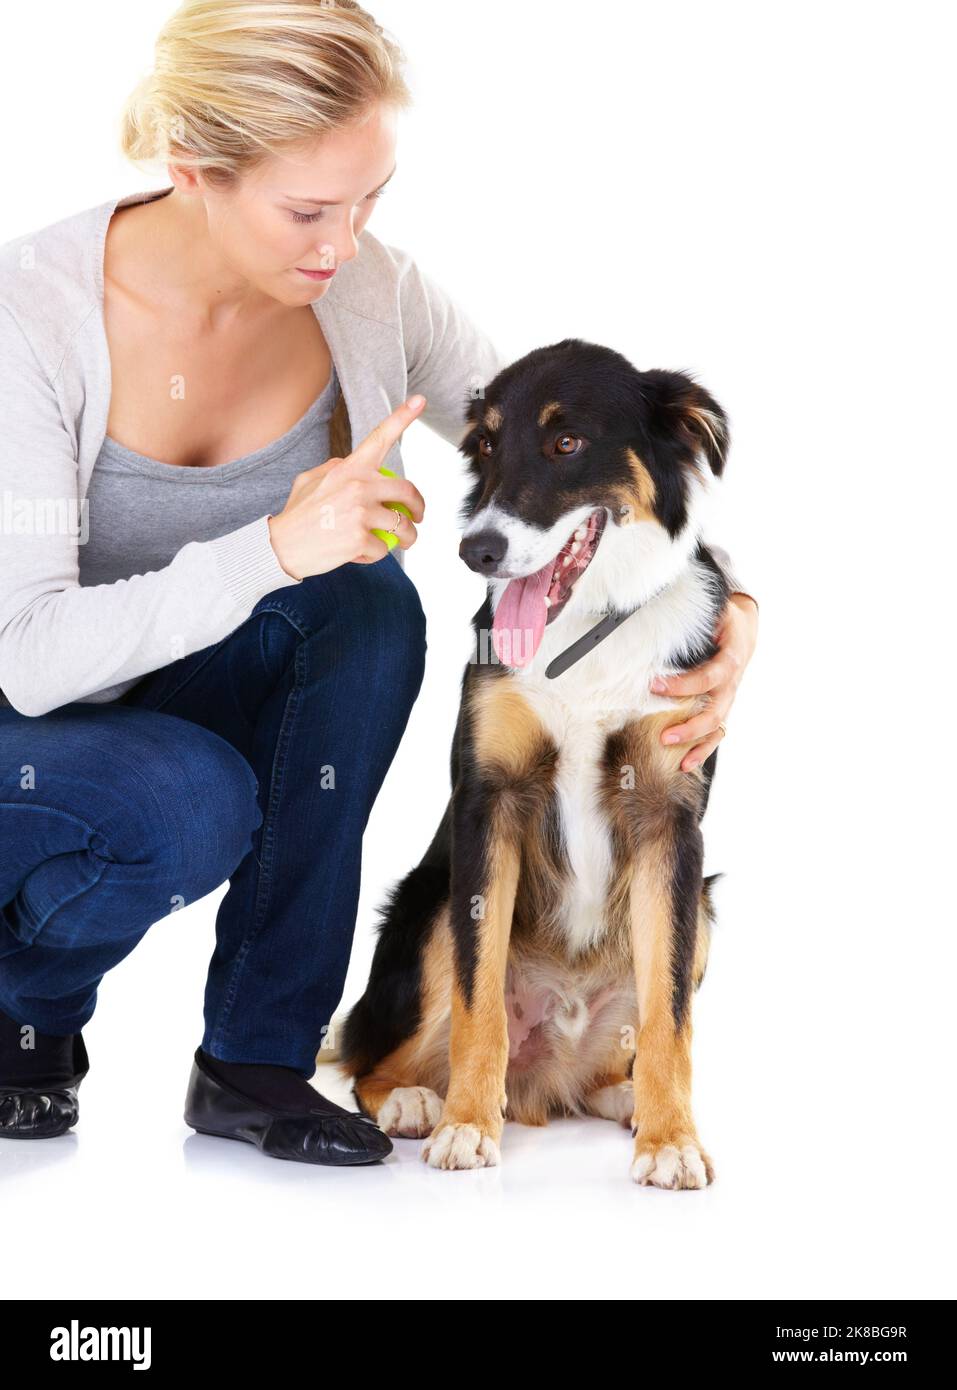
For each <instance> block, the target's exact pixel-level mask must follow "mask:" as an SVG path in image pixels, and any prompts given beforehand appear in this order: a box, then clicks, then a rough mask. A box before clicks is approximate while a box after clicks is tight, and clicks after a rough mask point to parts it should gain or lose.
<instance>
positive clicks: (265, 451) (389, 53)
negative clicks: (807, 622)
mask: <svg viewBox="0 0 957 1390" xmlns="http://www.w3.org/2000/svg"><path fill="white" fill-rule="evenodd" d="M400 62H401V54H400V52H399V50H398V49H397V47H396V46H395V44H394V42H393V41H392V40H391V39H390V38H389V36H388V35H387V34H386V33H385V32H384V31H383V30H382V29H381V28H380V27H379V26H378V25H377V24H376V23H375V21H374V19H373V18H372V17H371V16H370V15H369V14H368V13H367V12H366V11H365V10H363V9H361V8H360V7H359V6H358V5H356V4H353V3H349V0H342V3H337V4H328V3H321V2H320V0H293V2H292V3H262V2H260V3H244V0H187V3H185V4H183V5H182V6H181V8H180V9H179V10H178V11H177V12H176V13H175V14H174V15H173V17H172V18H171V19H170V20H169V22H168V23H167V24H166V26H165V27H164V29H163V30H162V32H161V34H160V36H159V39H158V42H157V49H156V67H155V71H154V73H153V74H152V75H151V76H150V77H149V78H148V79H146V80H145V81H144V82H143V83H141V84H140V86H139V87H138V88H137V90H136V91H135V93H134V94H133V96H132V98H131V100H130V102H129V105H128V108H127V110H126V112H125V116H124V122H123V137H122V138H123V148H124V150H125V152H126V153H127V155H128V156H129V157H130V158H131V159H132V160H134V161H136V162H138V163H139V162H144V161H155V160H159V161H161V162H162V163H163V165H164V166H165V168H166V170H167V172H168V177H169V179H170V181H171V182H170V184H169V186H168V187H165V188H163V189H160V190H157V191H153V192H149V193H145V192H144V193H137V194H132V195H129V196H127V197H123V198H119V199H115V200H111V201H110V202H108V203H106V204H103V205H100V206H97V207H93V208H90V209H87V210H85V211H82V212H80V213H77V214H75V215H73V216H71V217H67V218H65V219H64V220H63V221H60V222H58V223H56V224H54V225H52V226H49V227H46V228H44V229H42V230H41V231H39V232H36V233H34V234H32V235H27V236H23V237H20V238H18V239H17V240H15V241H13V242H10V243H8V244H7V245H6V246H5V247H3V248H2V258H0V410H2V418H3V421H4V427H3V431H2V435H0V490H2V491H3V494H4V495H5V496H8V497H9V498H11V499H12V502H11V509H10V515H15V518H16V520H15V522H14V523H12V524H9V525H7V526H5V527H4V535H3V552H4V560H3V569H2V580H0V688H2V691H3V699H2V703H0V838H2V844H3V853H2V856H0V1135H2V1136H5V1137H9V1138H21V1139H28V1138H43V1137H49V1136H52V1135H56V1134H60V1133H63V1132H64V1131H65V1130H67V1129H69V1128H70V1127H71V1126H72V1125H73V1124H75V1123H76V1120H77V1117H78V1101H77V1088H78V1087H79V1084H80V1082H81V1081H82V1079H83V1077H84V1076H85V1075H86V1072H87V1069H88V1066H89V1058H88V1056H87V1053H86V1048H85V1045H84V1041H83V1037H82V1032H81V1030H82V1028H83V1027H84V1025H85V1024H86V1023H87V1022H88V1020H89V1019H90V1017H91V1015H92V1013H93V1010H94V1006H95V1002H96V996H97V988H98V985H99V982H100V980H101V979H102V977H103V975H104V974H105V972H106V971H108V970H110V969H111V968H112V967H113V966H115V965H116V964H117V962H118V961H120V960H122V959H123V957H124V956H126V955H127V954H128V953H129V952H130V951H131V950H132V949H133V947H134V946H135V945H136V943H137V942H138V941H139V940H140V938H141V937H142V936H143V935H144V933H145V932H146V931H147V929H148V928H149V926H150V924H151V923H153V922H157V921H159V920H161V919H162V918H164V917H166V916H167V915H168V914H169V912H170V911H171V910H174V909H175V908H176V907H178V906H182V905H184V904H186V903H189V902H192V901H194V900H195V899H197V898H199V897H201V896H203V895H204V894H206V893H209V892H211V891H212V890H213V889H215V888H216V887H217V886H219V885H220V884H222V883H223V882H224V880H225V879H227V878H228V879H229V889H228V892H227V893H226V895H225V897H224V898H223V900H222V903H221V905H220V908H219V913H218V916H217V920H216V946H215V950H214V953H213V956H212V959H211V961H210V965H209V974H208V979H207V984H206V994H205V1005H204V1014H205V1031H204V1034H203V1037H202V1041H201V1043H200V1045H199V1046H198V1047H197V1049H196V1052H195V1055H194V1058H193V1066H192V1073H191V1077H190V1081H189V1088H188V1095H187V1103H186V1115H185V1117H186V1120H187V1122H188V1123H189V1124H190V1125H191V1126H192V1127H193V1128H194V1129H197V1130H200V1131H202V1132H205V1133H210V1134H215V1135H221V1136H223V1137H228V1138H239V1139H243V1140H245V1141H247V1142H251V1143H254V1144H256V1145H257V1146H258V1148H259V1149H260V1150H261V1152H263V1153H264V1154H267V1155H269V1156H271V1157H276V1158H287V1159H294V1160H297V1161H300V1162H307V1163H322V1164H360V1163H370V1162H375V1161H378V1160H380V1159H381V1158H383V1157H384V1156H385V1155H386V1154H387V1153H389V1152H390V1150H391V1143H390V1141H389V1139H388V1138H387V1136H386V1135H385V1134H383V1133H382V1131H381V1130H379V1129H378V1128H377V1127H376V1126H375V1125H374V1124H373V1123H372V1122H371V1120H369V1119H368V1118H366V1117H364V1116H361V1115H357V1114H354V1113H352V1112H350V1111H347V1110H345V1109H343V1108H341V1107H339V1106H337V1105H335V1104H333V1103H332V1102H330V1101H328V1100H326V1099H325V1098H324V1097H323V1096H321V1095H320V1094H319V1093H318V1092H317V1091H316V1090H315V1089H314V1087H313V1086H312V1085H311V1084H310V1078H311V1077H312V1076H313V1074H314V1071H315V1058H316V1054H317V1051H318V1050H319V1048H320V1046H321V1043H322V1040H323V1034H324V1031H325V1028H326V1026H327V1024H328V1021H329V1019H330V1018H331V1016H332V1013H333V1009H334V1008H335V1006H336V1004H337V1002H338V1000H339V996H340V993H341V989H342V984H343V980H344V978H345V973H346V968H347V965H348V960H349V952H350V946H351V942H352V935H353V929H354V925H355V917H356V905H357V898H358V891H359V877H360V852H361V843H362V835H363V831H364V828H365V825H366V822H367V820H368V816H369V812H370V810H371V807H372V805H373V802H374V800H375V798H376V795H377V793H378V791H379V788H380V786H381V784H382V781H383V779H384V777H385V774H386V772H387V770H388V768H389V765H390V763H391V760H392V757H393V754H394V751H395V748H396V745H397V744H398V742H399V739H400V738H401V736H402V733H403V731H404V729H405V726H406V723H407V720H408V716H409V712H410V710H411V708H412V705H413V703H414V701H415V698H416V695H417V693H418V690H419V686H420V682H421V679H422V674H423V664H424V655H425V646H426V641H425V620H424V616H423V610H422V605H421V603H420V600H419V596H418V594H417V592H416V590H415V588H414V586H413V584H412V583H411V581H410V580H409V579H408V577H407V575H406V573H405V571H404V568H403V564H402V563H401V556H402V552H403V551H404V550H407V549H408V548H409V547H410V546H411V545H413V544H414V542H415V539H416V523H417V522H421V520H422V517H423V512H424V503H423V499H422V496H421V495H420V493H419V491H418V489H417V488H416V487H415V486H413V484H412V483H411V482H410V481H408V480H407V479H405V478H404V476H402V461H401V454H400V451H399V441H400V438H401V435H402V433H403V431H404V430H405V428H406V427H407V426H408V424H409V423H410V422H411V421H412V420H413V419H416V418H422V419H424V420H425V421H426V423H427V424H429V425H430V426H431V427H432V428H433V429H435V430H436V431H437V432H438V433H439V434H440V435H442V436H443V437H444V438H445V439H447V440H448V441H449V442H450V443H452V444H456V443H457V442H458V439H459V437H460V435H461V422H462V413H463V401H464V399H465V397H466V393H467V392H469V391H470V390H476V389H481V386H482V384H483V383H484V382H485V381H487V380H489V379H490V378H491V377H492V376H493V375H494V374H495V373H496V372H497V371H498V370H499V368H500V367H501V366H503V365H504V362H503V361H502V360H501V359H500V358H499V356H498V354H497V352H496V350H495V348H494V346H493V344H492V343H491V341H490V340H489V339H488V338H487V337H485V336H484V335H483V333H481V332H480V330H479V329H478V328H477V327H476V326H475V325H474V324H472V323H471V322H469V320H468V319H467V318H466V317H465V316H464V314H463V313H462V312H461V311H460V309H459V307H458V306H457V304H456V303H455V301H454V300H453V299H452V298H451V297H449V296H448V295H447V294H446V293H444V292H443V290H442V289H441V288H440V287H439V286H438V285H437V284H436V283H435V282H434V281H433V280H431V279H430V278H429V277H428V276H427V275H426V274H424V273H423V272H422V271H420V270H419V268H418V266H417V265H416V263H415V261H414V260H413V259H412V258H411V257H410V256H409V255H408V254H407V253H406V252H405V251H403V250H400V249H399V248H397V247H394V246H390V245H386V244H385V243H383V242H381V241H379V240H378V239H377V238H375V237H374V236H373V235H372V234H371V233H370V232H369V231H368V229H367V227H366V224H367V222H368V220H369V217H370V216H371V213H372V210H373V208H374V206H375V202H376V199H377V198H378V197H380V196H381V195H382V193H383V192H384V190H385V188H386V186H387V185H388V183H389V180H390V179H391V178H392V177H393V174H394V171H395V165H396V159H395V150H396V122H397V117H398V114H399V112H400V110H401V109H402V108H403V107H404V106H406V105H407V104H408V102H409V99H410V98H409V92H408V89H407V88H406V86H405V83H404V81H403V78H402V76H401V72H400ZM410 393H411V394H410ZM393 403H395V408H394V409H392V410H391V413H387V412H388V410H389V407H390V406H391V405H392V404H393ZM382 464H387V465H388V466H390V467H391V468H392V469H393V470H394V471H395V472H396V473H397V474H399V475H400V476H399V477H397V478H393V479H389V478H385V477H383V476H382V475H381V474H380V472H379V468H380V465H382ZM393 502H401V503H402V504H404V505H405V506H406V507H407V509H408V511H409V513H410V514H411V516H409V517H407V516H405V515H404V514H403V513H402V512H401V511H399V510H397V509H394V508H392V507H391V506H390V505H387V504H391V503H393ZM76 503H79V504H80V505H79V506H76V505H75V504H76ZM373 528H377V529H379V530H382V531H384V532H392V533H393V534H394V535H395V537H396V538H397V549H396V550H394V551H393V550H390V549H389V548H388V545H387V543H385V542H383V541H382V540H381V539H378V538H377V537H376V536H375V535H373V534H372V532H373ZM449 540H450V546H451V545H453V544H454V541H453V537H452V533H451V527H450V537H449ZM755 609H756V605H755V604H754V601H753V600H752V599H750V598H749V597H747V596H746V595H744V594H741V593H737V594H735V595H734V596H733V597H732V599H731V601H730V603H729V605H728V609H727V613H726V618H725V623H724V627H723V631H722V637H721V654H720V656H719V657H718V658H717V659H716V660H715V661H714V662H713V663H709V665H708V666H707V667H701V668H698V669H696V670H694V671H692V672H689V673H688V675H687V676H685V677H682V678H680V681H673V682H671V684H670V687H669V688H672V689H674V690H675V692H676V693H677V692H678V691H679V690H681V689H685V690H690V689H700V690H710V691H711V694H712V709H711V711H709V714H708V715H707V716H699V719H698V720H697V721H692V722H691V724H690V725H684V726H679V728H678V729H677V730H676V731H675V730H672V732H678V733H679V734H680V736H681V738H682V739H683V741H686V742H688V743H689V744H690V745H691V747H690V748H689V753H688V755H687V759H686V764H687V765H689V766H690V765H691V762H692V761H694V760H697V761H700V760H702V759H703V758H704V757H706V756H708V754H709V753H710V752H711V751H712V749H713V748H714V747H715V746H716V743H717V741H718V739H719V738H720V736H721V730H720V728H719V722H720V721H721V720H723V719H724V717H725V715H726V713H727V710H728V708H729V707H730V704H731V701H732V700H733V698H734V692H735V689H736V686H737V683H738V680H739V678H740V674H741V672H742V671H743V669H744V667H745V665H746V664H747V661H748V660H749V658H750V655H751V652H752V649H753V646H754V640H755V627H756V618H755ZM386 685H387V686H388V689H389V699H388V700H387V701H382V700H380V699H379V698H378V697H379V694H380V692H381V689H382V687H383V686H386ZM146 1094H148V1093H147V1092H145V1088H144V1095H146ZM147 1104H148V1101H147Z"/></svg>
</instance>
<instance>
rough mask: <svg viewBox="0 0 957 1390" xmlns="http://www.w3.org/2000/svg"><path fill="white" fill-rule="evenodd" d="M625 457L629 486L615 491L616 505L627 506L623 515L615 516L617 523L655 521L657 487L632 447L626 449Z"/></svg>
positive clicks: (627, 523) (628, 523)
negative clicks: (629, 472)
mask: <svg viewBox="0 0 957 1390" xmlns="http://www.w3.org/2000/svg"><path fill="white" fill-rule="evenodd" d="M625 458H626V459H627V460H628V467H629V469H630V471H631V479H632V480H631V484H630V485H629V486H627V487H624V488H619V489H618V490H617V493H616V496H617V499H618V506H619V507H627V508H628V511H627V513H626V514H625V515H624V516H619V517H618V518H617V519H618V522H619V525H625V526H627V525H630V524H631V523H632V522H635V521H657V517H656V516H655V498H656V496H657V489H656V488H655V480H654V478H652V476H651V474H650V473H649V472H648V469H647V468H646V467H645V465H644V464H643V463H642V461H641V459H640V458H639V457H638V455H637V454H636V453H635V451H634V449H626V450H625Z"/></svg>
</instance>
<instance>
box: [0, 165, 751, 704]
mask: <svg viewBox="0 0 957 1390" xmlns="http://www.w3.org/2000/svg"><path fill="white" fill-rule="evenodd" d="M170 191H171V189H170V188H164V189H153V190H148V191H145V192H140V193H132V194H129V195H127V196H126V197H122V198H118V199H112V200H111V201H110V202H107V203H101V204H99V205H98V206H96V207H93V208H88V209H86V210H84V211H82V212H79V213H75V214H73V215H72V216H69V217H66V218H64V219H62V220H61V221H59V222H55V223H52V224H51V225H49V226H47V227H44V228H42V229H40V230H39V231H36V232H33V233H30V234H26V235H24V236H20V237H17V238H15V239H14V240H13V241H10V242H7V243H6V244H5V245H3V246H2V247H0V546H2V561H0V691H2V693H0V702H2V703H4V704H8V705H12V706H13V707H14V708H15V709H17V710H18V711H20V712H21V713H22V714H25V715H41V714H45V713H47V712H48V711H50V710H54V709H58V708H59V707H60V706H62V705H65V704H68V703H70V702H71V701H81V702H89V703H103V702H106V701H110V700H114V699H116V698H117V697H118V696H119V695H121V694H122V693H123V692H124V691H125V690H127V689H129V687H130V686H131V685H133V684H134V683H135V681H136V680H138V679H139V678H140V677H141V676H143V675H145V674H146V673H147V672H149V671H154V670H157V669H158V668H159V667H161V666H165V665H167V664H168V663H169V662H171V661H173V660H175V659H176V658H177V657H181V656H188V655H190V654H191V653H192V652H195V651H200V650H201V649H202V648H204V647H207V646H210V645H211V644H213V643H215V642H218V641H220V640H221V639H222V638H223V637H225V636H227V635H228V634H229V633H230V632H232V631H234V629H235V628H237V627H238V626H239V624H240V623H241V622H243V621H244V619H245V618H247V617H248V616H249V614H250V613H251V612H252V610H253V608H254V607H255V605H256V604H257V603H258V601H259V600H260V598H262V597H263V596H264V595H265V594H267V593H269V592H271V591H272V590H273V589H278V588H281V587H283V586H285V585H292V584H297V583H300V582H301V581H299V580H297V579H294V578H293V577H292V576H291V575H289V574H287V573H286V572H285V570H283V568H282V567H281V565H280V564H279V561H278V559H277V558H276V555H275V552H274V551H273V549H272V546H271V544H270V541H269V530H268V526H267V514H265V513H264V514H263V516H261V517H259V518H257V519H256V520H255V521H252V522H249V523H248V524H247V525H245V526H241V527H239V528H238V529H237V530H234V531H231V532H229V533H228V534H226V535H223V536H220V537H217V538H216V539H214V540H208V541H191V542H189V543H188V544H186V545H184V546H183V547H182V548H181V549H180V550H179V551H178V552H177V553H176V555H175V557H174V558H173V560H172V561H171V563H170V564H168V565H166V566H165V567H164V568H162V569H158V570H151V571H148V572H146V573H144V574H136V575H133V576H132V577H131V578H129V579H121V580H117V581H116V582H115V583H112V584H95V585H88V586H82V585H81V584H80V583H79V578H78V572H79V565H78V546H79V545H80V544H82V543H83V537H84V528H85V523H86V518H85V515H84V507H83V502H84V499H85V498H86V494H87V489H88V485H89V481H90V475H91V473H92V470H93V465H94V463H95V461H96V458H97V455H98V453H99V450H100V446H101V445H102V443H103V439H104V437H105V435H106V426H107V419H108V415H109V405H110V389H111V373H110V357H109V349H108V343H107V337H106V330H105V326H104V318H103V254H104V245H105V239H106V231H107V226H108V224H109V220H110V217H111V216H112V214H113V211H114V210H115V209H116V208H117V207H123V206H125V205H126V204H129V203H135V202H145V201H148V200H150V199H152V198H156V197H161V196H163V195H164V194H165V193H168V192H170ZM313 309H314V311H315V313H316V315H317V317H318V319H319V323H320V325H321V327H322V330H323V333H324V335H325V338H326V342H327V343H328V345H329V350H330V352H331V354H332V358H333V360H334V362H335V365H336V370H337V372H338V375H339V381H340V383H341V387H342V397H341V400H340V406H341V407H342V409H340V410H337V412H336V414H335V415H334V417H333V430H332V448H333V453H334V454H337V455H340V456H341V455H343V454H345V453H348V452H349V449H350V448H351V446H352V441H353V440H354V441H355V442H358V441H359V440H360V439H363V438H364V437H365V436H366V435H367V434H368V433H369V432H370V430H372V428H373V427H374V426H375V425H376V424H377V423H378V422H379V421H380V420H381V419H382V418H383V417H384V416H386V415H388V414H389V413H390V411H392V410H394V409H395V407H396V406H397V405H399V404H400V403H401V402H402V401H403V400H404V399H405V398H406V397H407V396H408V395H411V394H412V392H413V391H420V392H422V394H423V395H425V396H426V397H427V398H428V401H427V405H426V409H425V411H424V412H423V415H422V417H421V418H422V419H424V420H425V423H426V424H427V425H429V426H430V427H431V428H432V429H433V430H435V431H436V432H437V433H438V434H439V435H441V436H442V437H443V438H444V439H446V440H448V442H449V443H451V444H454V445H457V444H458V443H459V442H460V440H461V439H462V437H463V415H464V404H465V398H466V395H467V393H468V392H469V391H472V390H475V391H480V390H481V389H482V387H483V386H484V384H485V383H486V382H487V381H490V380H491V379H492V377H493V376H495V375H496V373H497V372H498V371H499V370H500V369H501V368H502V367H504V366H505V365H506V360H505V359H504V358H503V357H502V356H500V354H499V353H498V351H497V350H496V348H495V346H494V344H493V343H492V341H491V340H490V339H489V338H488V337H486V336H485V335H484V334H483V333H482V332H481V331H480V330H479V329H478V327H477V326H476V325H475V324H473V323H472V322H471V321H470V320H469V319H468V317H467V316H466V315H465V314H464V312H463V311H462V309H461V308H460V307H459V305H458V304H457V303H456V301H455V300H454V299H453V298H452V297H450V295H449V294H447V293H446V292H445V291H444V289H443V288H442V287H441V286H440V285H439V284H437V283H436V282H435V281H434V280H433V279H431V277H429V276H427V275H426V274H425V273H424V272H422V271H421V270H420V269H419V268H418V266H417V265H416V263H415V261H414V260H413V259H412V257H411V256H410V255H409V253H408V252H406V251H404V250H402V249H400V248H399V247H396V246H392V245H387V244H386V243H384V242H382V241H380V240H378V239H377V238H376V237H375V236H373V235H372V234H371V233H370V231H369V230H368V228H365V229H364V230H363V231H362V232H361V233H360V235H359V253H358V255H356V256H355V257H353V259H352V260H351V261H347V262H344V263H343V264H342V265H341V266H340V267H339V269H338V272H337V274H336V276H335V279H334V280H333V281H332V283H331V284H330V286H329V289H328V290H327V291H326V293H325V294H324V295H323V296H322V297H321V298H319V299H317V300H315V301H314V302H313ZM386 464H387V465H388V466H389V467H390V468H392V469H394V470H395V472H396V473H398V474H400V475H404V470H403V466H402V456H401V447H400V444H396V445H394V446H393V448H392V449H391V450H390V453H389V456H388V457H387V458H386ZM712 548H713V549H714V550H715V552H716V555H717V557H718V558H719V560H720V561H721V563H722V564H724V565H725V567H726V569H727V570H728V573H729V576H730V574H731V564H730V559H729V558H728V557H727V555H726V553H725V552H723V551H720V549H719V548H717V547H712ZM395 553H396V555H397V556H398V557H399V558H400V560H401V559H402V552H401V551H396V552H395ZM737 587H738V586H737V584H736V582H735V581H734V580H733V577H732V588H737Z"/></svg>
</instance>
